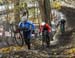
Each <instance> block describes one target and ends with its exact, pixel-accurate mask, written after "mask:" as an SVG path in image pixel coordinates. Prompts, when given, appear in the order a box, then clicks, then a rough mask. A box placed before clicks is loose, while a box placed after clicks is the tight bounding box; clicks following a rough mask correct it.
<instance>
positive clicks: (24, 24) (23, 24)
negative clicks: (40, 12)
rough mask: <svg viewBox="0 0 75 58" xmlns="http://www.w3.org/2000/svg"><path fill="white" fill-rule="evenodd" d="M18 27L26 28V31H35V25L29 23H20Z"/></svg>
mask: <svg viewBox="0 0 75 58" xmlns="http://www.w3.org/2000/svg"><path fill="white" fill-rule="evenodd" d="M19 27H20V28H27V29H28V30H34V29H35V25H34V24H33V23H32V22H30V21H26V22H20V23H19Z"/></svg>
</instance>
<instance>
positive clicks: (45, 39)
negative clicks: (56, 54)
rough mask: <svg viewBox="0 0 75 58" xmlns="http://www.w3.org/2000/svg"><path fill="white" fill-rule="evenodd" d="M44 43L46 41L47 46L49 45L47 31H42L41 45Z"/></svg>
mask: <svg viewBox="0 0 75 58" xmlns="http://www.w3.org/2000/svg"><path fill="white" fill-rule="evenodd" d="M44 43H46V45H47V47H49V45H50V38H49V33H48V31H46V30H45V31H44V32H42V45H43V46H44Z"/></svg>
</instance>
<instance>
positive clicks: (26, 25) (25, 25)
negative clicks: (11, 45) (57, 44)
mask: <svg viewBox="0 0 75 58" xmlns="http://www.w3.org/2000/svg"><path fill="white" fill-rule="evenodd" d="M19 29H20V30H21V31H23V37H24V40H25V43H26V45H27V47H28V49H30V48H31V42H30V39H31V34H32V33H33V32H34V29H35V25H34V24H33V23H32V22H31V21H29V20H28V19H27V15H26V12H24V13H23V16H22V18H21V22H19Z"/></svg>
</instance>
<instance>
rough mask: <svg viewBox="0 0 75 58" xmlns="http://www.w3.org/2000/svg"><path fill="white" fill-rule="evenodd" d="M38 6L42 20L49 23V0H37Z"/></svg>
mask: <svg viewBox="0 0 75 58" xmlns="http://www.w3.org/2000/svg"><path fill="white" fill-rule="evenodd" d="M39 8H40V13H41V17H42V21H45V22H46V23H48V24H50V21H51V20H50V1H49V0H39Z"/></svg>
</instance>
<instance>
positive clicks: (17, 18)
mask: <svg viewBox="0 0 75 58" xmlns="http://www.w3.org/2000/svg"><path fill="white" fill-rule="evenodd" d="M19 1H20V0H15V1H14V16H15V22H16V23H19V21H20V8H19Z"/></svg>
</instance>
